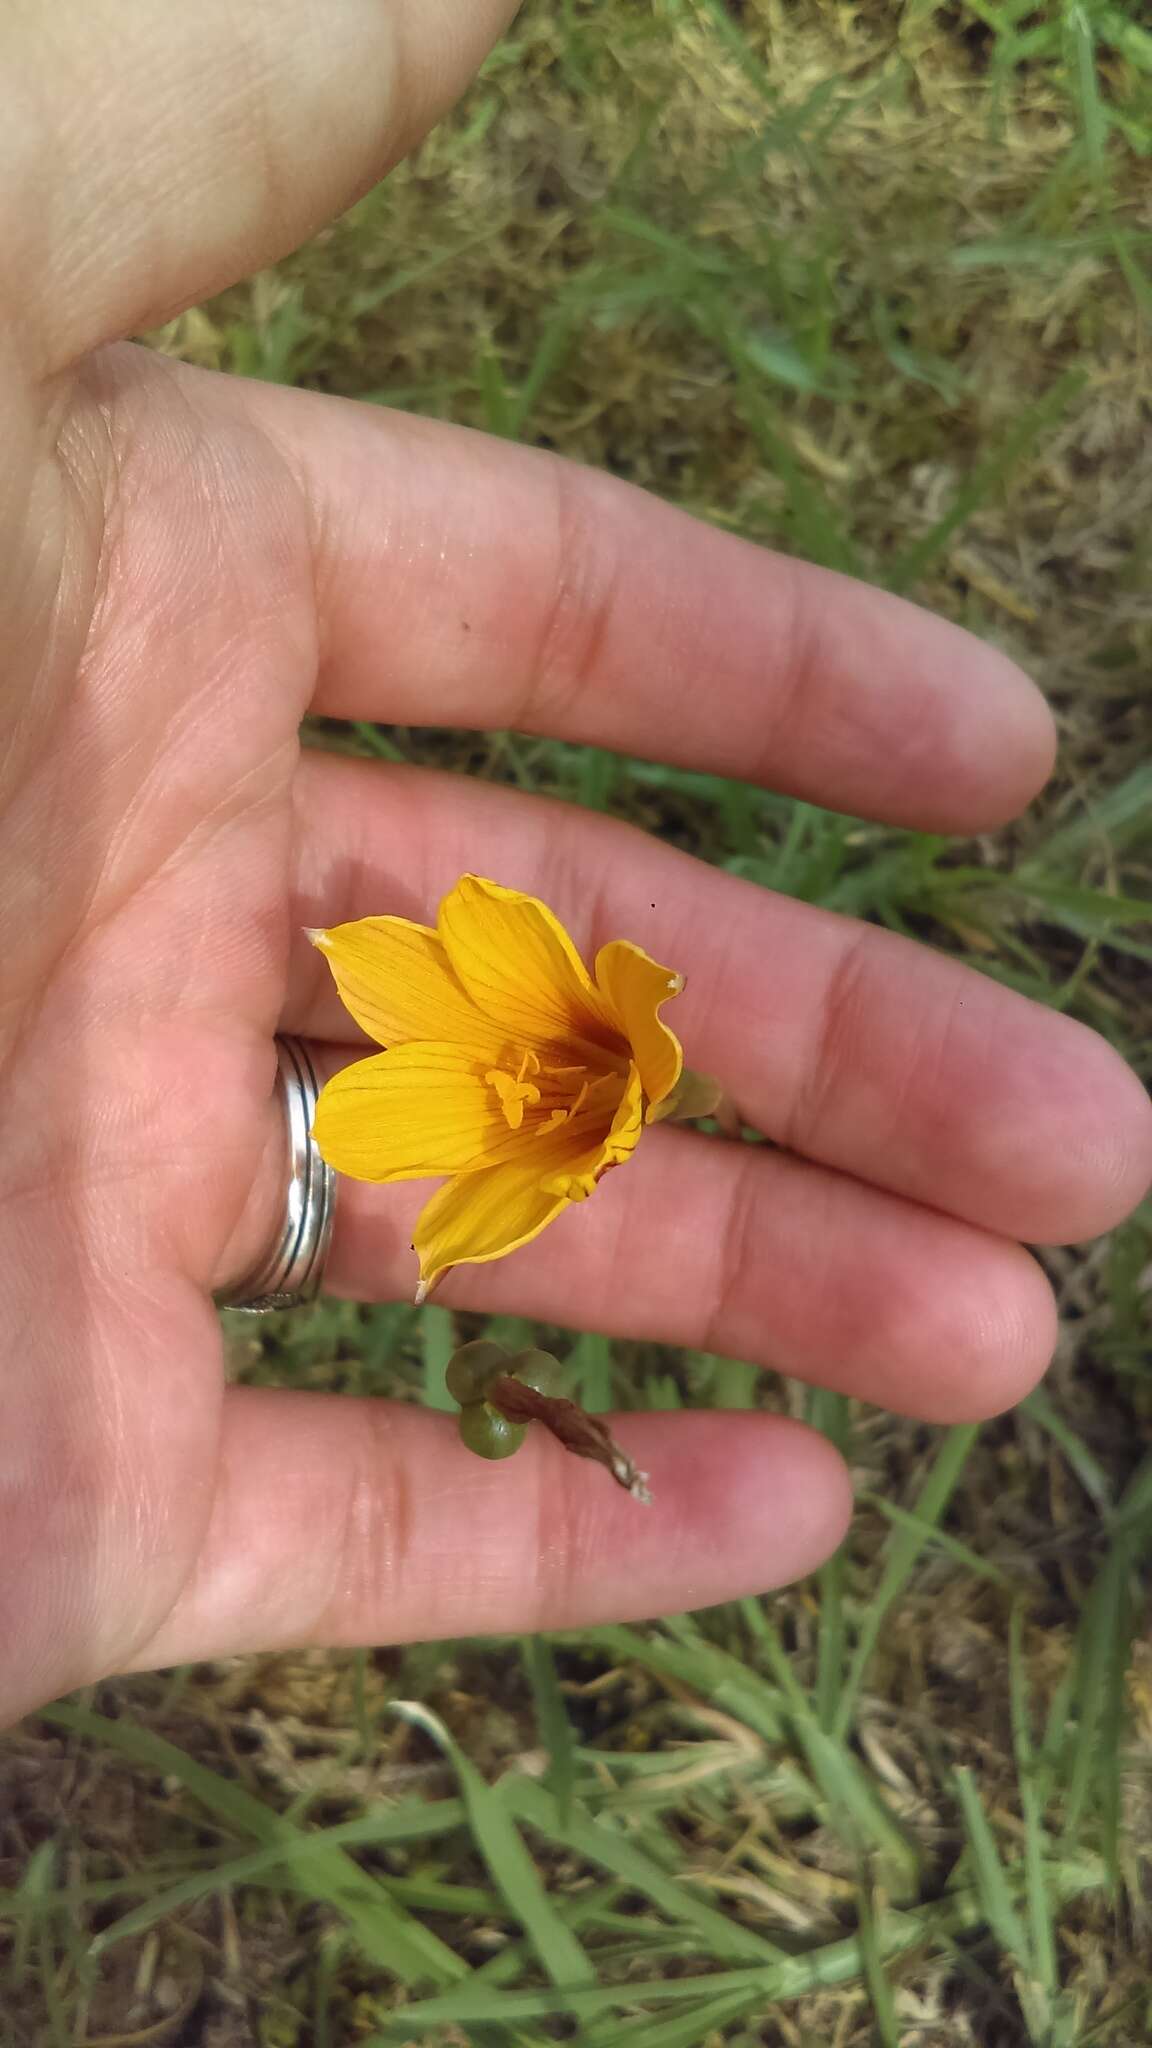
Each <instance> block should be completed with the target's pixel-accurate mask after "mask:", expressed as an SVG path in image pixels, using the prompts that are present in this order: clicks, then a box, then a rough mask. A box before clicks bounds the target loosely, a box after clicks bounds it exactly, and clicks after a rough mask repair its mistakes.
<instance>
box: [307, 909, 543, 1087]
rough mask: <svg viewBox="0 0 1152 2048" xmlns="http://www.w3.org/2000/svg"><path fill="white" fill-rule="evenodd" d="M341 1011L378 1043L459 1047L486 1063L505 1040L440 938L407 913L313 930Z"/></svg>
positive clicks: (367, 918)
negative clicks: (474, 997) (463, 980)
mask: <svg viewBox="0 0 1152 2048" xmlns="http://www.w3.org/2000/svg"><path fill="white" fill-rule="evenodd" d="M312 941H313V944H314V945H315V946H317V947H318V949H319V950H320V952H322V953H323V954H324V955H325V957H326V959H327V961H328V965H329V966H330V968H331V969H332V975H333V978H334V980H335V983H336V987H337V989H338V991H339V994H340V1000H341V1002H342V1003H343V1004H344V1007H345V1009H346V1010H349V1011H350V1012H351V1014H352V1016H353V1017H354V1018H355V1019H356V1022H357V1024H359V1026H360V1028H361V1030H362V1031H366V1032H367V1033H368V1036H369V1038H374V1039H375V1040H376V1043H377V1044H378V1045H403V1044H405V1042H406V1041H407V1040H408V1039H420V1040H422V1041H425V1042H428V1041H435V1042H436V1043H439V1044H451V1045H466V1046H469V1047H470V1048H471V1049H472V1051H473V1052H474V1053H475V1054H476V1056H477V1058H481V1057H484V1058H486V1059H487V1060H488V1062H489V1065H491V1063H492V1062H493V1061H494V1060H498V1059H499V1058H500V1057H501V1054H502V1052H503V1050H504V1047H505V1044H506V1036H505V1033H504V1032H503V1031H501V1030H500V1029H499V1028H498V1027H496V1026H494V1025H493V1022H492V1020H491V1018H490V1017H487V1016H486V1015H485V1014H484V1012H483V1011H482V1010H478V1009H477V1008H476V1005H475V1003H473V1002H472V1001H471V999H470V997H469V996H468V995H467V993H466V991H465V990H464V989H463V988H461V986H460V983H459V981H458V980H457V978H456V976H455V974H454V973H453V972H452V968H451V966H450V964H449V960H448V955H447V953H446V952H445V950H444V945H443V941H442V940H441V939H440V937H439V935H438V934H437V933H436V932H434V931H430V930H429V929H428V927H427V925H423V924H412V923H410V922H409V920H408V919H407V918H406V917H360V918H357V919H355V921H354V922H353V923H351V924H338V925H333V926H332V928H331V930H330V931H320V932H314V933H313V934H312Z"/></svg>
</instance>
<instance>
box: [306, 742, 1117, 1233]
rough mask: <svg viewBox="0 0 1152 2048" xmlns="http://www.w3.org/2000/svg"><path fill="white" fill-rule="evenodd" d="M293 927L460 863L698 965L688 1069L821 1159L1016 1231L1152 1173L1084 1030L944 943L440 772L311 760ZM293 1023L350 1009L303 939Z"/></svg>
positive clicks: (433, 887)
mask: <svg viewBox="0 0 1152 2048" xmlns="http://www.w3.org/2000/svg"><path fill="white" fill-rule="evenodd" d="M297 798H298V801H297V816H298V820H299V828H298V835H297V848H296V871H295V882H294V891H295V910H294V920H295V922H296V923H297V925H298V926H303V925H317V924H320V925H330V924H336V923H339V922H341V921H343V920H345V919H348V918H353V917H360V916H365V915H370V914H379V913H380V912H382V911H393V912H398V913H400V914H401V915H404V916H407V917H412V918H416V919H418V920H423V921H432V920H434V917H435V909H436V905H437V903H438V902H439V900H440V898H441V896H442V895H444V894H445V893H446V891H447V890H448V889H449V888H451V886H452V885H453V883H454V882H455V881H456V880H457V878H458V877H459V876H460V875H461V874H462V873H466V872H468V871H469V870H473V869H475V868H476V867H477V866H478V865H482V866H483V868H484V871H485V872H487V873H490V874H491V875H492V876H493V878H494V879H495V880H498V881H502V882H506V883H509V884H512V885H514V886H515V887H518V888H525V889H529V890H532V891H533V892H534V893H536V894H537V895H539V896H541V897H543V899H544V900H545V901H546V902H547V903H548V904H549V905H550V906H551V908H552V909H554V910H555V911H556V912H557V914H558V915H559V917H560V918H561V920H562V921H563V923H564V924H565V925H566V926H567V927H568V929H569V930H570V931H571V933H572V935H573V937H574V938H575V940H576V943H577V945H578V947H579V949H580V950H581V952H582V953H583V954H584V955H585V957H586V958H591V957H592V955H593V953H594V952H595V950H596V948H597V947H598V946H600V945H602V944H603V943H605V942H606V941H607V940H609V939H614V938H628V939H633V940H635V941H636V942H637V943H639V944H640V945H642V946H643V947H644V948H645V949H646V950H647V951H648V952H649V953H651V954H652V956H653V958H655V959H657V960H659V961H661V962H662V963H664V964H666V965H667V966H668V967H669V968H671V969H673V970H675V971H676V972H679V973H681V974H683V975H684V976H685V977H686V982H687V986H686V989H685V992H684V994H683V995H682V996H679V997H678V998H677V999H676V1001H675V1002H674V1003H673V1004H670V1006H669V1008H668V1010H667V1011H666V1013H665V1015H666V1019H667V1022H668V1023H669V1024H670V1025H671V1027H672V1028H673V1029H674V1030H675V1031H676V1033H677V1035H678V1037H679V1038H680V1039H681V1040H682V1042H683V1044H684V1047H685V1055H686V1058H687V1061H688V1064H689V1066H691V1067H694V1068H696V1069H697V1070H699V1071H702V1072H705V1073H709V1074H714V1075H715V1076H716V1077H717V1078H718V1079H719V1080H720V1081H722V1082H723V1084H724V1086H725V1087H726V1088H727V1089H728V1090H729V1091H730V1092H731V1094H732V1095H733V1096H734V1097H735V1099H736V1101H737V1102H738V1103H739V1105H740V1108H741V1110H742V1112H743V1114H744V1116H745V1118H746V1119H747V1120H748V1121H749V1122H751V1123H753V1124H755V1125H756V1127H757V1128H758V1129H759V1130H761V1131H763V1132H764V1133H765V1134H766V1135H767V1136H768V1137H771V1138H773V1139H775V1140H776V1141H777V1142H778V1143H780V1144H782V1145H786V1146H788V1147H789V1148H790V1149H792V1150H794V1151H797V1152H801V1153H804V1154H805V1155H806V1156H808V1157H809V1158H812V1159H815V1160H819V1161H821V1162H823V1163H825V1164H827V1165H830V1166H834V1167H836V1168H838V1169H840V1170H841V1171H844V1172H847V1173H851V1174H854V1175H857V1176H859V1177H860V1178H862V1179H864V1180H867V1181H871V1182H874V1183H876V1184H878V1185H880V1186H883V1187H886V1188H890V1189H892V1190H894V1191H895V1192H898V1193H901V1194H904V1195H907V1196H909V1197H912V1198H914V1199H916V1200H918V1201H922V1202H926V1203H930V1204H932V1205H933V1206H934V1207H936V1208H939V1209H943V1210H947V1211H949V1212H951V1213H952V1214H954V1215H957V1216H962V1217H964V1218H966V1219H967V1220H969V1221H971V1222H974V1223H977V1224H979V1225H981V1226H983V1227H985V1228H987V1229H990V1230H995V1231H1002V1232H1004V1233H1005V1234H1006V1235H1008V1236H1013V1237H1021V1238H1025V1239H1027V1240H1029V1241H1032V1242H1037V1243H1046V1242H1056V1241H1061V1240H1066V1239H1076V1238H1080V1237H1087V1236H1092V1235H1094V1234H1095V1233H1097V1232H1099V1231H1102V1230H1106V1229H1108V1228H1110V1227H1111V1225H1113V1224H1114V1223H1116V1222H1117V1221H1118V1220H1119V1219H1120V1218H1121V1217H1122V1216H1124V1215H1126V1214H1127V1213H1128V1211H1129V1210H1130V1209H1131V1208H1132V1207H1133V1205H1134V1204H1135V1203H1136V1202H1137V1201H1138V1200H1139V1198H1140V1196H1141V1194H1142V1193H1143V1191H1144V1189H1145V1188H1146V1187H1147V1185H1148V1180H1149V1177H1150V1176H1152V1108H1150V1106H1149V1103H1148V1099H1147V1096H1146V1095H1145V1093H1144V1091H1143V1089H1142V1088H1141V1086H1140V1084H1139V1082H1138V1081H1137V1080H1136V1078H1135V1076H1134V1075H1133V1074H1132V1073H1131V1072H1130V1071H1129V1069H1128V1068H1127V1067H1126V1066H1125V1065H1124V1063H1123V1062H1122V1061H1121V1060H1120V1059H1119V1058H1118V1056H1117V1055H1116V1054H1115V1053H1114V1052H1113V1050H1112V1049H1111V1047H1110V1046H1108V1045H1107V1044H1106V1043H1105V1042H1104V1040H1103V1039H1101V1038H1099V1037H1098V1036H1097V1035H1096V1034H1095V1033H1094V1032H1092V1031H1089V1030H1087V1029H1086V1028H1085V1027H1084V1026H1083V1025H1081V1024H1078V1023H1076V1022H1075V1021H1073V1020H1072V1019H1070V1018H1067V1017H1064V1016H1060V1015H1058V1014H1057V1013H1056V1012H1054V1011H1048V1010H1044V1009H1042V1008H1040V1007H1039V1006H1038V1005H1037V1004H1035V1003H1031V1002H1028V1001H1026V1000H1025V999H1024V998H1023V997H1022V996H1020V995H1018V994H1016V993H1015V992H1014V991H1012V990H1009V989H1005V988H1003V987H1001V986H1000V985H999V984H998V983H996V982H993V981H992V980H990V979H989V978H988V977H986V976H983V975H978V974H976V973H974V972H973V971H971V970H970V969H967V968H965V967H963V966H962V965H960V964H959V963H958V962H957V961H954V960H951V959H948V958H946V957H944V956H943V955H941V954H937V953H933V952H930V951H929V950H928V949H927V948H925V947H922V946H917V945H914V944H912V943H911V942H910V941H908V940H906V939H903V938H900V937H897V936H896V935H895V934H893V933H889V932H885V931H882V930H879V929H877V928H876V927H874V926H869V925H862V924H859V923H856V922H854V921H851V920H849V919H846V918H842V917H838V916H835V915H833V914H831V913H829V912H827V911H822V910H818V909H815V908H813V907H812V906H811V905H808V904H803V903H797V902H794V901H793V900H791V899H790V898H787V897H782V896H775V895H773V894H771V893H770V892H769V891H767V890H765V889H762V888H759V887H757V886H755V885H753V884H751V883H747V882H743V881H739V880H737V879H735V878H734V877H731V876H728V875H724V874H721V873H719V872H717V870H715V869H713V868H709V867H706V866H704V865H703V864H702V863H701V862H698V861H695V860H692V859H690V858H689V857H688V856H686V855H685V854H682V853H679V852H677V851H675V850H674V849H672V848H670V847H667V846H663V845H661V844H660V843H659V842H658V841H656V840H652V839H650V838H648V837H646V836H645V835H643V834H641V833H638V832H636V831H635V830H634V829H632V828H631V827H628V826H625V825H621V824H619V823H617V822H615V821H612V820H607V819H603V818H596V817H592V816H590V815H589V814H588V813H586V812H581V811H578V810H576V809H575V808H574V807H572V806H570V805H565V804H557V803H552V802H547V801H542V800H540V799H536V800H530V799H528V798H525V797H522V796H520V795H512V794H510V793H509V792H507V791H505V790H501V789H495V788H492V787H487V786H484V785H482V784H479V783H474V782H470V781H464V780H462V779H460V778H458V777H454V776H441V775H436V774H433V773H430V772H427V771H416V770H410V769H392V768H385V767H378V766H375V765H368V764H365V763H362V762H354V761H348V760H339V759H337V758H336V757H334V756H330V755H322V754H310V755H306V756H305V757H304V760H303V761H302V763H301V766H300V770H299V775H298V782H297ZM292 988H293V996H292V998H291V1000H290V1005H289V1009H288V1011H287V1013H286V1017H285V1024H286V1027H287V1028H288V1029H290V1030H297V1031H303V1032H305V1033H309V1034H312V1035H318V1036H321V1037H332V1038H336V1037H338V1036H342V1035H346V1033H347V1024H348V1020H347V1017H346V1015H345V1013H344V1012H343V1011H342V1009H341V1007H340V1005H339V1001H338V999H337V998H336V997H335V993H334V990H333V988H332V984H331V976H330V974H329V972H328V969H327V967H326V965H325V963H324V961H323V960H322V959H321V958H320V957H319V956H318V955H317V954H315V953H314V952H313V950H312V948H311V947H309V946H308V944H307V942H306V940H305V939H304V938H303V936H302V934H301V935H299V936H298V940H297V948H296V957H295V973H294V976H293V982H292Z"/></svg>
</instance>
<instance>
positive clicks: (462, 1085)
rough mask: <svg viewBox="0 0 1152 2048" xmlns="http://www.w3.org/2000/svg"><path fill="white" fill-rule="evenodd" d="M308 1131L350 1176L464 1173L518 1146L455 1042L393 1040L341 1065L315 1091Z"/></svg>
mask: <svg viewBox="0 0 1152 2048" xmlns="http://www.w3.org/2000/svg"><path fill="white" fill-rule="evenodd" d="M312 1129H313V1135H314V1137H315V1139H316V1143H317V1145H318V1146H319V1148H320V1151H321V1153H322V1155H323V1157H324V1158H325V1159H326V1160H327V1161H328V1164H329V1165H330V1166H334V1167H335V1168H336V1169H337V1171H338V1172H340V1173H346V1174H349V1175H350V1176H351V1178H352V1179H353V1180H371V1181H392V1180H423V1179H425V1178H430V1177H431V1176H432V1175H433V1174H438V1173H468V1172H470V1171H472V1170H474V1169H476V1168H478V1167H483V1166H486V1165H487V1164H488V1163H489V1162H490V1161H491V1160H493V1159H500V1158H503V1157H505V1156H506V1155H507V1154H508V1152H509V1151H510V1150H515V1149H517V1148H516V1147H515V1146H514V1144H513V1142H512V1133H511V1132H510V1130H509V1128H508V1123H507V1119H506V1118H505V1116H504V1114H503V1112H502V1110H501V1108H500V1102H499V1098H498V1096H497V1095H496V1093H495V1090H494V1089H492V1088H491V1087H490V1086H489V1085H488V1084H487V1082H486V1081H485V1079H484V1076H483V1072H482V1067H481V1063H478V1062H477V1061H476V1060H475V1059H473V1058H472V1056H471V1054H470V1053H469V1052H468V1051H467V1050H466V1049H465V1048H464V1047H463V1046H458V1045H422V1044H414V1045H396V1046H393V1047H392V1048H391V1050H390V1051H388V1052H378V1053H375V1054H374V1055H373V1057H372V1058H371V1059H366V1060H357V1062H356V1064H355V1065H354V1066H351V1067H344V1068H343V1069H342V1071H341V1072H340V1073H339V1074H336V1075H335V1076H334V1077H333V1079H332V1080H331V1081H329V1082H328V1083H327V1085H326V1087H325V1088H324V1089H323V1090H322V1092H321V1096H320V1100H319V1102H318V1103H317V1105H316V1116H315V1120H314V1122H313V1126H312ZM520 1149H522V1147H521V1148H520Z"/></svg>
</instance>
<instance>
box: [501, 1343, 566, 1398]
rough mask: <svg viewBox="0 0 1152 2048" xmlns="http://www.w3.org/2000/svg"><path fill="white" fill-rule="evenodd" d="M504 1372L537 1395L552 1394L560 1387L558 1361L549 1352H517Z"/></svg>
mask: <svg viewBox="0 0 1152 2048" xmlns="http://www.w3.org/2000/svg"><path fill="white" fill-rule="evenodd" d="M505 1370H506V1371H507V1372H510V1373H513V1374H514V1375H515V1377H516V1378H517V1379H518V1380H522V1381H523V1383H524V1385H525V1386H526V1387H534V1388H535V1390H536V1392H537V1393H538V1394H554V1393H556V1391H557V1389H558V1388H559V1385H560V1373H561V1367H560V1361H559V1359H558V1358H553V1356H552V1353H551V1352H550V1351H536V1350H532V1351H518V1352H517V1353H516V1356H515V1358H510V1359H509V1361H508V1364H507V1366H506V1367H505Z"/></svg>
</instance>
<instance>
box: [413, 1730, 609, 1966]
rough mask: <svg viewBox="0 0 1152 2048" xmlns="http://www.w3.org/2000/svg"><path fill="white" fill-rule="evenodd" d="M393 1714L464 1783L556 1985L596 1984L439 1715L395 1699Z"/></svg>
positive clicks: (493, 1799) (482, 1844) (500, 1877)
mask: <svg viewBox="0 0 1152 2048" xmlns="http://www.w3.org/2000/svg"><path fill="white" fill-rule="evenodd" d="M393 1711H394V1712H396V1713H398V1714H400V1715H401V1716H402V1717H403V1719H404V1720H405V1721H408V1722H410V1723H411V1724H412V1726H413V1727H415V1728H422V1729H423V1730H424V1733H425V1734H426V1735H430V1736H431V1738H432V1740H433V1741H434V1742H435V1743H436V1744H437V1745H438V1747H439V1748H441V1749H442V1750H443V1751H444V1753H445V1755H446V1756H447V1757H448V1758H449V1759H450V1760H451V1763H452V1768H453V1770H454V1771H455V1772H456V1776H457V1778H458V1779H459V1781H460V1796H461V1798H462V1799H463V1801H464V1806H465V1809H466V1811H467V1815H468V1819H469V1822H470V1823H471V1827H472V1833H473V1836H474V1838H475V1842H476V1847H477V1849H478V1850H479V1852H480V1854H481V1855H482V1856H483V1858H484V1861H485V1863H486V1864H487V1865H488V1869H489V1870H490V1872H491V1874H492V1879H493V1882H494V1884H495V1885H496V1888H497V1890H498V1891H499V1892H500V1893H501V1895H502V1896H503V1898H504V1900H505V1903H506V1904H507V1907H508V1910H509V1912H510V1913H511V1914H512V1916H513V1918H514V1919H516V1920H518V1921H519V1923H520V1925H521V1926H522V1927H523V1929H524V1932H525V1933H526V1934H527V1936H528V1939H529V1941H530V1942H531V1943H532V1946H533V1948H534V1949H535V1951H536V1953H537V1955H538V1956H539V1958H540V1961H541V1962H542V1963H543V1965H544V1968H545V1970H546V1971H547V1972H548V1975H549V1977H550V1978H551V1979H552V1982H553V1984H556V1985H562V1986H568V1985H580V1984H594V1983H595V1982H596V1972H595V1970H594V1969H593V1967H592V1964H591V1963H590V1962H589V1960H588V1957H587V1955H586V1954H585V1952H584V1949H583V1948H582V1947H581V1945H580V1943H579V1942H578V1941H577V1939H576V1937H575V1935H574V1934H573V1933H572V1931H571V1929H570V1928H569V1927H568V1926H567V1925H566V1924H565V1922H564V1920H563V1919H562V1917H561V1915H560V1913H559V1911H558V1910H557V1908H556V1907H555V1906H554V1905H553V1903H552V1901H551V1899H550V1898H549V1897H548V1894H547V1892H546V1891H545V1889H544V1885H543V1882H542V1880H541V1877H540V1873H539V1871H538V1870H537V1868H536V1865H535V1864H534V1863H533V1861H532V1858H531V1856H530V1855H529V1854H528V1851H527V1849H526V1848H525V1846H524V1841H523V1837H522V1836H521V1834H520V1832H519V1830H518V1828H516V1826H515V1825H514V1824H513V1822H512V1821H511V1819H510V1818H509V1815H508V1812H507V1809H506V1807H505V1806H504V1805H503V1804H502V1802H501V1801H500V1799H499V1798H498V1797H497V1795H496V1793H495V1792H494V1791H493V1789H492V1787H491V1786H490V1785H487V1784H485V1782H484V1779H483V1778H482V1777H481V1775H480V1773H479V1771H478V1770H477V1769H476V1766H475V1764H474V1763H472V1762H470V1760H469V1759H468V1757H466V1756H465V1754H464V1752H463V1750H462V1749H461V1747H460V1745H459V1743H458V1742H457V1741H456V1740H455V1739H454V1737H453V1736H452V1735H450V1734H449V1732H448V1730H447V1728H446V1727H445V1726H444V1723H443V1721H441V1720H440V1718H439V1716H438V1715H436V1714H433V1713H432V1712H431V1710H430V1709H429V1708H428V1707H425V1706H421V1705H420V1704H419V1703H418V1702H417V1701H415V1700H397V1701H396V1702H395V1703H394V1708H393Z"/></svg>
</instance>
